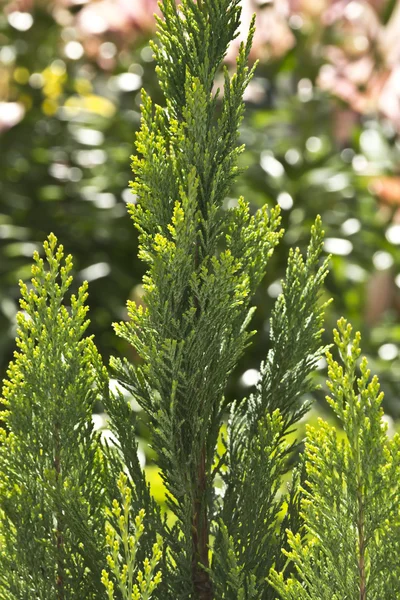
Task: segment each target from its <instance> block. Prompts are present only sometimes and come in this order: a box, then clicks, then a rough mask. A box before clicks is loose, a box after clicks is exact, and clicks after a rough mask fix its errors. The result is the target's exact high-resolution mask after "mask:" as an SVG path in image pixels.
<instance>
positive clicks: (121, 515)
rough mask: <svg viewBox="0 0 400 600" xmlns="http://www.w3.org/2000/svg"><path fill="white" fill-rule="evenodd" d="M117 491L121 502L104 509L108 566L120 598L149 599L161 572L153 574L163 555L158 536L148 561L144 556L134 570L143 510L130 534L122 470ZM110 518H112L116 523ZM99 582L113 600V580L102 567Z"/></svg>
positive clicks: (127, 494) (126, 487) (128, 502)
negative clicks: (139, 567) (140, 565)
mask: <svg viewBox="0 0 400 600" xmlns="http://www.w3.org/2000/svg"><path fill="white" fill-rule="evenodd" d="M118 490H119V492H120V495H121V498H122V504H121V505H120V504H119V503H118V501H117V500H114V501H113V505H112V509H111V510H110V509H108V510H107V516H108V518H109V519H110V521H107V524H106V532H107V537H106V543H107V546H108V549H109V552H110V553H109V554H108V555H107V564H108V568H109V570H110V571H111V573H112V574H113V576H114V578H115V580H116V582H117V584H118V587H119V589H120V591H121V595H122V599H123V600H150V598H151V597H152V593H153V592H154V590H155V589H156V587H157V586H158V584H159V583H160V581H161V571H157V573H155V569H156V567H157V564H158V562H159V560H160V558H161V556H162V550H161V547H162V546H161V538H159V540H158V542H156V543H155V544H154V546H153V553H152V558H151V560H149V559H148V558H146V559H145V560H144V563H143V570H139V571H137V563H136V555H137V551H138V545H139V541H140V538H141V537H142V535H143V532H144V525H143V519H144V516H145V510H144V509H142V510H140V511H139V514H138V515H137V516H136V517H135V519H134V526H133V529H134V534H133V535H131V534H130V514H131V508H132V491H131V488H130V487H129V485H128V480H127V477H126V475H124V474H123V473H121V475H120V477H119V479H118ZM111 520H112V521H115V523H116V525H115V526H114V525H113V524H112V523H111ZM121 552H123V557H124V559H123V562H121V561H122V559H121ZM102 583H103V585H104V586H105V588H106V590H107V594H108V599H109V600H114V598H115V595H114V583H113V581H112V580H110V577H109V573H108V571H106V570H105V569H104V570H103V572H102Z"/></svg>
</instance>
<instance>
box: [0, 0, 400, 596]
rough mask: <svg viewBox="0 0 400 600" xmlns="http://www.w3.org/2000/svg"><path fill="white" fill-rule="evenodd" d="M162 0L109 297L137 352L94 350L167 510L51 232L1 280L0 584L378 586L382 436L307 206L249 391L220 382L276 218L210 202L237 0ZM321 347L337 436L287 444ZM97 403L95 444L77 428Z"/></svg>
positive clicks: (386, 518)
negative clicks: (122, 287)
mask: <svg viewBox="0 0 400 600" xmlns="http://www.w3.org/2000/svg"><path fill="white" fill-rule="evenodd" d="M162 9H163V15H164V19H163V20H161V19H160V20H159V23H158V35H159V42H160V43H159V44H158V45H156V44H154V46H153V48H154V52H155V55H156V58H157V61H158V77H159V81H160V85H161V88H162V90H163V92H164V95H165V106H164V107H160V106H153V103H152V101H151V99H150V98H149V97H148V96H147V95H146V94H145V93H144V92H143V104H142V123H141V129H140V132H139V133H138V136H137V140H136V149H137V155H136V156H135V157H134V158H133V171H134V174H135V181H134V183H133V184H132V186H133V191H134V193H135V201H134V202H132V204H130V205H129V211H130V213H131V216H132V219H133V221H134V224H135V226H136V227H137V229H138V231H139V234H140V258H141V259H142V260H143V261H144V262H145V263H146V265H147V272H146V275H145V277H144V280H143V287H144V296H143V303H142V304H140V305H137V304H135V303H134V302H132V301H130V302H128V320H127V321H125V322H123V323H119V324H116V325H115V331H116V333H117V335H119V336H121V337H122V338H124V339H125V340H127V341H128V342H129V343H130V344H131V345H132V347H133V348H134V350H135V352H136V354H137V356H138V361H137V362H136V364H135V365H132V364H131V362H129V361H128V360H127V359H123V358H122V359H121V358H117V357H116V358H113V359H112V361H111V364H110V372H112V374H113V375H114V376H115V377H116V378H117V379H118V381H119V384H120V385H121V386H122V387H123V388H125V389H126V390H127V391H128V392H130V394H131V395H132V398H133V399H134V400H135V401H136V402H138V403H139V404H140V406H141V407H142V409H143V410H144V411H145V412H146V413H147V417H148V419H149V420H150V423H151V437H152V444H153V448H154V450H155V453H156V456H157V459H156V460H157V464H158V466H159V468H160V470H161V474H162V478H163V482H164V485H165V488H166V497H167V508H168V511H167V512H166V513H165V514H164V513H163V511H161V509H160V507H159V506H158V505H157V503H156V502H155V500H154V498H153V496H152V494H151V490H150V488H149V485H148V483H147V481H146V475H145V472H144V471H143V469H142V468H141V466H140V463H139V460H138V454H137V444H136V440H135V422H136V418H137V417H136V413H135V411H134V410H133V408H132V405H131V403H130V402H128V401H127V399H126V396H125V395H124V394H123V393H122V392H121V391H119V390H118V389H117V390H116V391H113V390H111V389H110V386H109V372H108V370H107V369H106V368H105V367H104V365H103V363H102V360H101V357H100V356H99V354H98V352H97V350H96V347H95V345H94V342H93V340H92V338H91V337H85V329H86V327H87V325H88V320H87V318H86V314H87V306H86V305H85V301H86V297H87V290H86V288H87V286H86V284H83V285H82V286H81V288H80V289H79V291H78V293H77V295H69V292H68V289H69V288H70V286H71V283H72V278H71V270H72V259H71V257H70V256H67V257H66V258H64V252H63V248H62V246H60V245H58V242H57V240H56V238H55V236H54V235H50V236H49V238H48V240H47V241H46V242H45V244H44V253H45V260H43V259H42V258H40V256H39V255H38V254H35V256H34V266H33V268H32V275H33V278H32V282H31V284H30V285H29V286H27V285H25V284H23V283H21V296H22V300H21V311H20V313H19V315H18V337H17V348H18V350H17V351H16V352H15V357H14V361H13V363H12V364H11V365H10V368H9V371H8V379H7V380H6V381H5V382H4V387H3V404H4V406H5V410H4V411H3V413H2V419H3V421H4V424H5V425H4V429H3V430H2V433H1V438H2V439H1V447H0V471H1V481H0V517H1V519H0V521H1V529H0V536H1V538H0V539H1V550H0V559H1V569H0V598H2V599H4V600H51V599H54V600H69V599H73V598H76V599H77V600H78V599H79V600H83V599H88V600H90V599H93V600H94V599H100V598H104V599H106V598H108V600H114V599H118V600H140V599H142V600H145V599H149V598H153V599H157V598H159V599H161V598H162V599H167V598H169V599H171V600H179V599H181V600H188V599H190V598H192V599H195V600H212V599H232V600H234V599H235V600H236V599H240V600H245V599H246V600H247V599H249V600H250V599H260V600H261V599H263V600H264V599H273V598H276V597H277V594H278V595H280V597H281V598H284V599H295V598H296V599H297V598H305V599H310V600H311V599H312V600H317V599H319V600H321V599H325V598H326V599H327V600H328V599H329V600H330V599H331V598H337V599H341V600H344V599H345V598H352V599H354V600H355V599H356V598H357V599H359V600H366V599H367V598H368V600H373V599H376V600H378V598H379V599H385V600H386V599H387V600H389V599H392V598H393V599H395V598H398V597H399V592H400V587H399V586H400V584H399V581H400V560H399V558H398V557H399V556H400V554H399V550H400V548H399V539H400V536H399V510H398V500H399V484H398V482H399V480H400V478H399V474H400V473H399V459H400V443H399V438H398V437H394V438H393V439H388V436H387V431H386V429H385V426H384V425H383V423H382V410H381V401H382V394H381V393H380V392H379V385H378V382H377V380H376V378H372V379H371V377H370V373H369V370H368V368H367V364H366V361H365V360H362V361H361V363H360V362H359V360H358V358H359V354H360V349H359V342H360V340H359V336H358V335H356V336H353V335H352V331H351V327H350V325H348V324H346V322H345V321H343V320H342V321H340V322H339V324H338V331H337V332H335V334H334V341H335V344H336V345H337V346H338V349H339V352H340V356H341V361H342V363H343V366H341V365H340V364H339V363H337V362H336V361H335V360H334V359H333V358H332V356H331V354H330V353H329V351H328V349H327V348H325V347H323V345H322V342H321V335H322V331H323V319H324V308H325V306H326V303H324V301H323V284H324V279H325V277H326V275H327V261H326V260H321V254H322V249H323V231H322V225H321V220H320V219H319V218H317V219H316V221H315V224H314V226H313V227H312V231H311V240H310V243H309V247H308V251H307V254H306V256H304V257H303V256H302V254H301V252H300V251H299V250H298V249H296V250H292V251H291V252H290V253H289V257H288V264H287V271H286V278H285V281H284V282H283V284H282V294H281V295H280V296H279V298H278V299H277V301H276V305H275V308H274V309H273V311H272V314H271V319H270V331H269V334H270V339H271V343H272V349H271V350H270V351H269V352H268V353H267V355H266V357H265V360H264V362H263V363H262V365H261V366H260V379H259V382H258V383H257V385H256V387H255V390H254V392H253V393H252V394H251V395H250V396H249V398H247V399H245V400H244V401H241V402H237V403H230V402H228V401H227V400H226V399H225V397H224V390H225V388H226V384H227V380H228V377H229V375H230V373H231V372H232V370H233V369H234V367H235V365H236V364H237V362H238V360H239V358H240V357H241V356H242V354H243V352H244V351H245V349H246V347H247V346H248V345H249V343H250V340H251V337H252V336H253V335H254V332H253V331H251V330H250V329H249V325H250V321H251V316H252V313H253V311H254V308H252V307H251V300H252V297H253V295H254V293H255V290H256V289H257V286H258V284H259V283H260V281H261V279H262V277H263V275H264V273H265V271H266V268H267V264H268V260H269V259H270V257H271V255H272V253H273V251H274V248H275V247H276V245H277V244H278V243H279V240H280V238H281V236H282V230H281V229H280V217H279V210H277V209H272V210H267V209H266V208H263V209H260V210H259V211H257V212H256V213H255V214H253V215H252V214H251V213H250V210H249V205H248V203H247V202H246V201H245V200H244V199H243V198H241V199H239V201H238V202H237V204H236V206H234V207H231V208H229V209H227V208H226V206H225V203H224V201H225V198H226V197H227V195H228V194H229V190H230V185H231V184H232V181H233V180H234V179H235V177H236V176H237V174H238V164H237V163H238V157H239V155H240V152H241V151H242V148H240V147H237V138H238V128H239V125H240V122H241V119H242V116H243V109H244V105H243V93H244V90H245V88H246V86H247V84H248V82H249V80H250V78H251V76H252V70H249V68H248V66H247V59H248V55H249V52H250V48H251V41H252V36H253V34H254V26H253V25H252V26H251V29H250V33H249V37H248V40H247V42H246V43H243V44H241V46H240V50H239V55H238V59H237V68H236V72H235V73H234V74H233V75H231V74H230V73H229V72H228V70H227V69H226V68H225V69H224V70H223V84H224V90H223V92H224V93H223V95H222V98H221V100H220V101H218V100H217V99H218V94H219V91H216V89H215V88H216V82H218V81H219V76H220V75H219V73H220V66H221V63H222V61H223V58H224V56H225V53H226V51H227V48H228V45H229V43H230V42H231V40H232V39H233V38H234V37H235V36H236V32H237V29H238V25H239V20H240V7H239V0H198V1H197V3H195V2H193V1H192V0H183V2H182V4H181V5H180V7H179V8H177V7H176V4H175V2H174V0H163V2H162ZM326 353H327V360H328V363H329V382H328V386H329V389H330V392H331V396H330V398H329V399H328V401H329V404H330V405H331V407H332V409H333V410H334V412H335V414H336V416H337V418H338V420H339V421H340V423H341V426H342V428H343V436H344V437H340V436H339V434H338V433H337V432H336V430H335V429H334V428H332V427H330V426H328V425H327V424H325V423H322V422H321V424H320V426H319V427H318V428H317V429H315V428H309V429H308V431H307V439H306V442H305V453H304V458H299V453H298V449H299V440H295V441H293V439H294V438H293V432H294V430H295V426H296V424H297V423H298V422H299V420H300V419H302V418H303V417H304V416H305V415H306V413H307V411H308V408H309V403H308V402H306V401H304V398H305V397H307V396H308V397H309V396H310V392H311V391H312V390H313V387H314V383H313V377H312V374H313V372H314V371H315V369H316V368H317V366H318V364H319V362H320V360H321V359H322V358H323V357H324V355H325V354H326ZM96 402H101V403H102V404H103V405H104V407H105V409H106V411H107V413H108V415H109V427H110V430H111V432H112V434H113V436H112V440H113V443H110V442H107V441H106V440H102V438H101V435H100V434H99V433H98V432H96V431H95V430H94V427H93V424H92V410H93V406H94V404H95V403H96ZM293 464H295V467H294V468H293ZM290 473H291V474H290ZM288 478H289V479H290V480H291V482H290V484H289V485H288V486H287V485H285V481H287V479H288Z"/></svg>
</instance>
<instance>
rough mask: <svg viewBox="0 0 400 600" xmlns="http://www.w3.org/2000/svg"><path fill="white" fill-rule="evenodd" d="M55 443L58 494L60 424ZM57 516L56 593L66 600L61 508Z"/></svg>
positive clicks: (57, 427) (58, 599)
mask: <svg viewBox="0 0 400 600" xmlns="http://www.w3.org/2000/svg"><path fill="white" fill-rule="evenodd" d="M54 442H55V451H54V470H55V473H56V488H57V493H58V488H59V485H60V480H61V440H60V425H59V423H56V424H55V427H54ZM56 512H57V514H56V548H57V574H56V593H57V600H64V598H65V593H64V592H65V590H64V560H63V554H64V535H63V529H64V527H63V518H62V509H61V507H60V506H59V507H58V508H57V511H56Z"/></svg>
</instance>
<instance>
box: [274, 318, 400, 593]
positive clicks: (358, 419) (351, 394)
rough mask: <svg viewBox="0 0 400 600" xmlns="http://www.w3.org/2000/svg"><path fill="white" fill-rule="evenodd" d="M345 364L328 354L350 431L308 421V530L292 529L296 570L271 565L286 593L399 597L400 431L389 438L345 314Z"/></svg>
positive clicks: (334, 395)
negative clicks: (292, 574) (291, 572)
mask: <svg viewBox="0 0 400 600" xmlns="http://www.w3.org/2000/svg"><path fill="white" fill-rule="evenodd" d="M334 340H335V344H336V346H337V348H338V350H339V354H340V359H341V362H342V365H343V366H342V365H341V364H339V363H338V362H336V361H335V360H334V359H333V357H332V355H331V354H330V353H328V354H327V357H328V365H329V381H328V387H329V390H330V392H331V396H330V397H328V398H327V400H328V403H329V404H330V406H331V407H332V409H333V411H334V413H335V415H336V417H337V418H338V420H339V422H340V424H341V426H342V428H343V432H344V437H339V435H338V432H337V430H336V428H335V427H332V426H330V425H328V424H327V423H326V422H324V421H322V420H321V421H320V423H319V426H318V428H315V427H308V430H307V440H306V449H305V455H306V472H307V477H306V481H305V484H304V488H303V491H302V493H303V498H302V501H301V505H302V516H303V518H304V523H305V531H306V536H305V537H304V538H302V537H301V536H300V535H298V534H295V533H294V532H292V531H288V542H289V550H286V551H285V555H286V556H287V558H288V559H289V560H290V561H292V562H293V563H294V565H295V567H296V573H297V576H296V578H285V575H284V572H281V573H277V571H275V570H273V571H272V572H271V576H270V579H271V583H272V584H273V586H274V587H275V589H276V590H277V591H278V592H279V594H280V596H281V597H282V598H283V599H286V600H289V599H292V600H295V599H296V600H298V599H305V600H317V599H318V600H325V599H326V600H331V599H332V598H337V599H339V598H360V600H366V599H367V598H368V600H375V599H376V600H378V599H380V598H385V599H387V600H391V599H393V600H394V599H395V598H398V596H399V593H400V587H399V581H400V577H399V576H400V571H399V558H398V557H399V549H400V546H399V543H400V542H399V540H400V535H399V534H400V520H399V511H398V504H399V497H400V496H399V494H400V490H399V485H398V481H399V475H400V437H399V436H398V435H395V436H394V437H393V438H392V439H390V438H388V435H387V426H386V424H385V423H384V422H383V420H382V417H383V411H382V408H381V404H382V398H383V394H382V392H380V386H379V382H378V379H377V377H371V374H370V370H369V369H368V365H367V360H366V359H365V357H364V358H363V359H362V360H361V361H359V360H358V359H359V356H360V353H361V350H360V334H359V333H357V334H356V335H354V336H353V334H352V327H351V326H350V325H349V324H348V323H347V322H346V321H345V320H344V319H341V320H340V321H339V322H338V330H335V332H334Z"/></svg>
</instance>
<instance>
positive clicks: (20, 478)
mask: <svg viewBox="0 0 400 600" xmlns="http://www.w3.org/2000/svg"><path fill="white" fill-rule="evenodd" d="M44 251H45V257H46V260H45V261H44V260H43V259H42V258H40V257H39V255H38V253H35V255H34V261H35V263H34V266H33V267H32V275H33V278H32V283H31V286H30V287H29V288H28V286H27V285H26V284H24V283H22V282H21V283H20V287H21V296H22V299H21V302H20V305H21V312H19V313H18V315H17V324H18V330H17V340H16V343H17V348H18V350H17V351H16V352H15V353H14V361H13V362H12V363H11V364H10V367H9V370H8V372H7V379H6V380H5V381H4V386H3V399H2V403H3V404H4V405H5V407H6V409H5V410H4V411H3V412H2V414H1V417H2V420H3V422H4V424H5V429H2V430H1V446H0V472H1V482H0V507H1V511H2V526H3V536H4V543H3V545H2V552H1V560H2V568H1V569H0V573H1V574H0V580H1V586H0V588H1V592H0V594H3V596H1V595H0V597H4V598H7V599H8V600H10V598H14V597H15V598H18V599H19V598H21V599H22V598H26V599H28V600H29V599H32V600H33V599H35V600H36V599H38V598H40V599H41V600H48V599H49V598H57V600H62V599H65V598H68V597H70V595H71V594H72V593H74V594H76V593H80V594H81V597H82V598H83V597H84V598H92V597H93V598H94V597H95V594H96V593H97V591H98V589H99V586H98V585H97V584H96V581H95V580H94V579H91V578H90V577H88V573H87V565H88V562H89V561H90V560H91V559H93V557H90V556H89V555H90V552H89V549H88V548H87V552H88V554H87V556H86V558H85V557H84V555H83V554H82V548H81V546H80V542H81V540H80V539H79V538H77V536H76V535H75V533H74V531H73V530H72V529H71V521H70V520H68V519H66V518H65V512H64V506H65V504H67V503H68V502H67V498H70V497H71V495H74V494H75V495H76V496H79V499H80V505H81V507H84V510H85V519H86V522H87V523H88V526H89V530H90V532H91V536H92V539H95V538H96V536H98V540H97V543H99V544H100V545H101V539H102V537H103V535H102V529H103V518H102V516H101V510H102V496H103V493H102V487H103V481H102V466H101V465H102V461H101V457H100V455H99V446H98V442H97V440H96V437H95V435H94V433H93V426H92V411H93V405H94V403H95V402H96V401H98V400H99V399H100V398H101V397H102V394H103V390H104V387H105V385H107V374H106V372H105V370H104V367H103V364H102V361H101V358H100V356H99V354H98V352H97V350H96V347H95V346H94V343H93V340H92V338H91V337H84V332H85V330H86V328H87V326H88V323H89V322H88V320H87V318H86V314H87V310H88V309H87V306H86V305H85V301H86V298H87V283H84V284H82V286H81V287H80V288H79V291H78V294H77V295H74V294H73V295H72V296H70V298H69V299H68V300H67V292H68V289H69V287H70V285H71V283H72V277H71V269H72V258H71V256H67V257H66V258H65V260H63V258H64V252H63V247H62V246H57V239H56V237H55V236H54V235H52V234H51V235H50V236H49V238H48V240H47V241H46V242H45V243H44ZM66 300H67V302H68V304H69V306H68V308H67V306H66V305H65V301H66ZM94 560H95V558H94ZM92 566H93V564H92ZM98 568H99V565H98Z"/></svg>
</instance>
